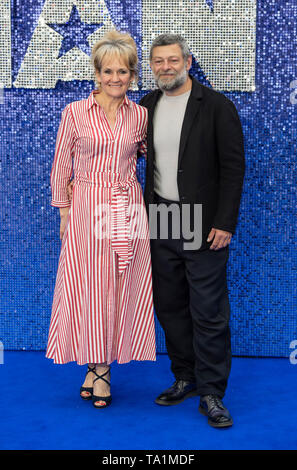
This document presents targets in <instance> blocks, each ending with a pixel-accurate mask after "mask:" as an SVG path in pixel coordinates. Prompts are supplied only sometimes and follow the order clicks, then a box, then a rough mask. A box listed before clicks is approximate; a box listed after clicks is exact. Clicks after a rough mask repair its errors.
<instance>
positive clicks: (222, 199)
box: [139, 76, 245, 249]
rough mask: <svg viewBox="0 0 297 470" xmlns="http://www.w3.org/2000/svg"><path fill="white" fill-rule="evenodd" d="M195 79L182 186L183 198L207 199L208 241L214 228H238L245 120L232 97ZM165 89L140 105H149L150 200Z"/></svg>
mask: <svg viewBox="0 0 297 470" xmlns="http://www.w3.org/2000/svg"><path fill="white" fill-rule="evenodd" d="M190 78H191V79H192V91H191V94H190V97H189V100H188V104H187V108H186V112H185V117H184V121H183V125H182V131H181V138H180V147H179V157H178V170H177V175H176V176H177V185H178V191H179V197H180V202H181V203H183V204H187V203H188V204H202V246H201V249H203V248H206V247H208V246H209V243H207V242H206V238H207V236H208V234H209V232H210V230H211V228H216V229H221V230H226V231H228V232H231V233H234V232H235V226H236V222H237V217H238V211H239V205H240V198H241V192H242V185H243V178H244V170H245V161H244V145H243V133H242V128H241V123H240V119H239V116H238V113H237V111H236V108H235V106H234V104H233V103H232V101H230V100H229V99H228V98H226V97H225V96H224V95H223V94H222V93H219V92H217V91H215V90H213V89H211V88H208V87H206V86H204V85H202V84H201V83H199V82H198V81H197V80H196V79H195V78H193V77H191V76H190ZM161 95H162V92H161V91H160V90H155V91H153V92H151V93H149V94H148V95H146V96H144V97H143V98H142V99H141V100H140V102H139V104H140V105H141V106H145V107H146V108H147V109H148V134H147V146H148V153H147V164H146V181H145V191H144V200H145V205H146V208H147V211H148V209H149V204H151V203H153V202H154V158H155V150H154V139H153V137H154V129H153V116H154V111H155V107H156V104H157V102H158V99H159V98H160V97H161Z"/></svg>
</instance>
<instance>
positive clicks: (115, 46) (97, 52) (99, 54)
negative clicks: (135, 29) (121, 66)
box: [91, 30, 138, 85]
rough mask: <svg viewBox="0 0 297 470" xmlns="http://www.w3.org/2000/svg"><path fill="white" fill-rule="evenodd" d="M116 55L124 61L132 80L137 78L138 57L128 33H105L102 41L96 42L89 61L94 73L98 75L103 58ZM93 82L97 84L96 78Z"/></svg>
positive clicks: (114, 31) (133, 42)
mask: <svg viewBox="0 0 297 470" xmlns="http://www.w3.org/2000/svg"><path fill="white" fill-rule="evenodd" d="M113 54H114V55H116V56H118V57H119V58H120V59H122V60H123V61H124V63H125V64H126V66H127V68H128V69H129V70H130V72H131V74H134V80H137V78H138V56H137V47H136V44H135V41H134V39H133V38H132V37H131V36H130V34H129V33H120V32H119V31H116V30H112V31H109V32H108V33H106V34H105V35H104V36H103V38H102V39H100V40H99V41H97V42H96V43H95V44H94V46H93V48H92V55H91V61H92V65H93V67H94V71H97V72H99V73H100V71H101V67H102V62H103V59H104V57H105V56H109V55H113ZM95 82H96V84H97V85H98V83H97V80H96V76H95Z"/></svg>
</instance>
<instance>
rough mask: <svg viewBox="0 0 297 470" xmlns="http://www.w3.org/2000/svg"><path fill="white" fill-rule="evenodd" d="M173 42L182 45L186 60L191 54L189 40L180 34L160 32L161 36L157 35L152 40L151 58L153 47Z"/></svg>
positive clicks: (168, 44)
mask: <svg viewBox="0 0 297 470" xmlns="http://www.w3.org/2000/svg"><path fill="white" fill-rule="evenodd" d="M171 44H178V45H179V46H180V48H181V51H182V55H183V58H184V61H186V60H187V58H188V57H189V56H190V55H191V52H190V49H189V46H188V44H187V41H186V40H185V38H183V37H182V36H181V35H180V34H160V36H157V37H156V38H155V39H154V40H153V42H152V45H151V49H150V60H152V56H153V49H154V48H155V47H159V46H170V45H171Z"/></svg>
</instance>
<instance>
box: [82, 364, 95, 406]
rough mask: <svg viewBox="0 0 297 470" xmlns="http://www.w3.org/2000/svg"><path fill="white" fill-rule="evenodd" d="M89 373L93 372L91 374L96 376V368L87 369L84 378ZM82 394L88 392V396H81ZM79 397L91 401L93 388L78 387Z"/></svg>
mask: <svg viewBox="0 0 297 470" xmlns="http://www.w3.org/2000/svg"><path fill="white" fill-rule="evenodd" d="M89 372H93V374H96V366H94V367H89V366H88V370H87V373H86V376H87V375H88V373H89ZM82 392H88V393H89V394H90V395H87V396H83V395H82ZM79 393H80V396H81V398H82V399H83V400H91V399H92V396H93V387H80V392H79Z"/></svg>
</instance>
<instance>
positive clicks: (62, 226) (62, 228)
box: [60, 206, 70, 240]
mask: <svg viewBox="0 0 297 470" xmlns="http://www.w3.org/2000/svg"><path fill="white" fill-rule="evenodd" d="M69 209H70V206H69V207H60V217H61V221H60V240H62V238H63V235H64V232H65V228H66V222H67V217H68V213H69Z"/></svg>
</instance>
